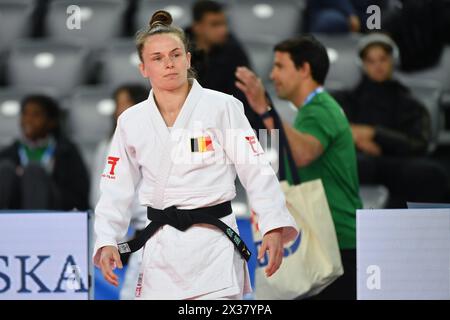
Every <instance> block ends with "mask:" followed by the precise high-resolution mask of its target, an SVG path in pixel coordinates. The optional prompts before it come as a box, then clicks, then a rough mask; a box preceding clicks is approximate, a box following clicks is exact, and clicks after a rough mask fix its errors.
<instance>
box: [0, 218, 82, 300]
mask: <svg viewBox="0 0 450 320" xmlns="http://www.w3.org/2000/svg"><path fill="white" fill-rule="evenodd" d="M88 238H89V214H88V213H87V212H74V211H73V212H2V211H0V300H4V299H18V300H23V299H27V300H28V299H73V300H84V299H89V293H90V290H89V274H90V272H89V265H90V263H89V262H90V259H89V239H88Z"/></svg>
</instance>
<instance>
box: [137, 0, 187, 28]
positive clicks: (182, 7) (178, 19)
mask: <svg viewBox="0 0 450 320" xmlns="http://www.w3.org/2000/svg"><path fill="white" fill-rule="evenodd" d="M193 2H194V1H193V0H170V1H167V0H139V2H138V5H137V10H136V13H135V18H134V21H135V25H134V29H135V30H136V31H137V30H140V29H142V28H145V27H147V26H148V23H149V21H150V18H151V16H152V14H153V13H154V12H155V11H157V10H161V9H162V10H166V11H168V12H169V13H170V14H171V15H172V18H173V23H174V25H176V26H178V27H180V28H185V27H187V26H189V25H190V24H191V22H192V10H191V6H192V3H193Z"/></svg>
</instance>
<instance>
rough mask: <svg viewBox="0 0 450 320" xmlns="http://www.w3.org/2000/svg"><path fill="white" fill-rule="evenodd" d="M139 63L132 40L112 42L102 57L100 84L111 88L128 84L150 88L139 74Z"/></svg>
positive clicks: (147, 82) (146, 80)
mask: <svg viewBox="0 0 450 320" xmlns="http://www.w3.org/2000/svg"><path fill="white" fill-rule="evenodd" d="M139 63H140V60H139V56H138V54H137V51H136V46H135V44H134V40H133V39H120V40H116V41H114V42H112V43H111V44H110V45H109V46H108V47H106V49H105V51H104V54H103V55H102V75H101V81H102V83H104V84H105V85H107V86H109V87H111V88H116V87H118V86H119V85H122V84H124V83H130V82H132V83H141V84H143V85H145V86H146V87H148V86H150V84H149V81H148V79H146V78H144V77H142V75H141V73H140V72H139Z"/></svg>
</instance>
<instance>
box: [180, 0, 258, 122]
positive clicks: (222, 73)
mask: <svg viewBox="0 0 450 320" xmlns="http://www.w3.org/2000/svg"><path fill="white" fill-rule="evenodd" d="M192 17H193V24H192V26H190V27H189V28H187V29H186V30H185V33H186V36H187V37H188V39H189V43H190V47H191V48H190V49H191V50H190V52H191V55H192V58H191V64H192V67H193V69H194V70H195V71H196V74H197V80H198V81H199V82H200V83H201V84H202V86H204V87H205V88H208V89H213V90H217V91H221V92H224V93H227V94H231V95H233V96H234V97H236V98H237V99H239V100H240V101H241V102H242V103H243V104H244V109H245V115H246V116H247V118H248V120H249V122H250V124H251V126H252V127H253V129H255V130H258V129H263V128H264V124H263V122H262V121H261V119H260V117H259V116H258V115H257V114H256V113H255V112H254V111H253V109H252V108H250V107H249V105H248V102H247V99H246V98H245V96H244V95H243V94H242V92H241V91H240V90H239V89H238V88H237V87H236V85H235V82H236V76H235V72H236V69H237V68H238V67H241V66H245V67H249V66H250V61H249V58H248V56H247V54H246V52H245V51H244V49H243V48H242V45H241V43H240V42H239V41H238V40H237V39H236V37H235V36H233V34H231V33H230V32H229V29H228V24H227V17H226V14H225V10H224V6H223V4H221V3H218V2H215V1H210V0H199V1H197V2H195V3H194V5H193V7H192Z"/></svg>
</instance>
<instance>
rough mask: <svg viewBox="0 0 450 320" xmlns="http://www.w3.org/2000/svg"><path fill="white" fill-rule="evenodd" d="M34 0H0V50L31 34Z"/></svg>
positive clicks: (34, 8)
mask: <svg viewBox="0 0 450 320" xmlns="http://www.w3.org/2000/svg"><path fill="white" fill-rule="evenodd" d="M35 10H36V1H33V0H0V52H2V51H5V50H7V49H8V47H9V46H10V45H11V44H13V43H14V42H15V41H16V40H17V39H21V38H26V37H29V36H30V35H31V32H32V28H33V21H32V19H33V14H34V12H35Z"/></svg>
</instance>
